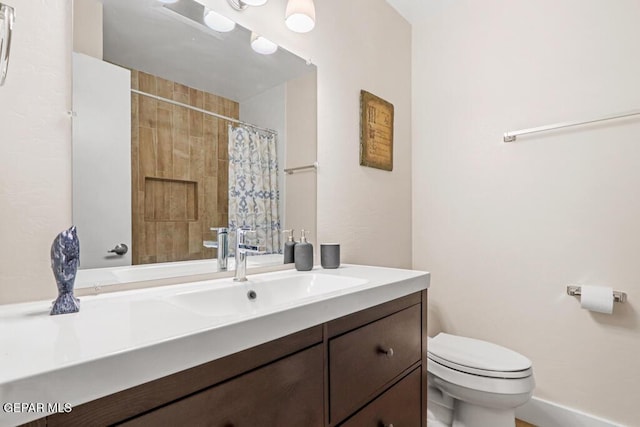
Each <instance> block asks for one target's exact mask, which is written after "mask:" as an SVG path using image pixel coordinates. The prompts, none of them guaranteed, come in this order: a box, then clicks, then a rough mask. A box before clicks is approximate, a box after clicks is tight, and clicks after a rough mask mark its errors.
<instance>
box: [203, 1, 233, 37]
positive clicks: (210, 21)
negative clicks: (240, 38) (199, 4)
mask: <svg viewBox="0 0 640 427" xmlns="http://www.w3.org/2000/svg"><path fill="white" fill-rule="evenodd" d="M202 20H203V21H204V23H205V24H206V25H207V27H209V28H211V29H212V30H214V31H217V32H219V33H228V32H229V31H233V29H234V28H235V27H236V23H235V22H233V21H232V20H231V19H229V18H227V17H226V16H223V15H221V14H219V13H218V12H216V11H214V10H211V9H209V8H207V7H205V8H204V15H203V17H202Z"/></svg>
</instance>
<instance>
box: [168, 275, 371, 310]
mask: <svg viewBox="0 0 640 427" xmlns="http://www.w3.org/2000/svg"><path fill="white" fill-rule="evenodd" d="M367 282H368V280H366V279H362V278H357V277H350V276H338V275H332V274H314V273H298V274H297V275H293V276H284V277H276V278H269V279H264V278H260V279H253V278H251V279H250V280H249V281H247V282H242V283H239V282H234V283H230V284H228V285H226V286H224V287H216V288H212V289H198V290H192V291H186V292H181V293H178V294H174V295H170V296H167V297H166V301H168V302H170V303H172V304H175V305H177V306H180V307H182V308H185V309H187V310H190V311H193V312H195V313H198V314H201V315H205V316H215V317H226V316H243V315H247V314H257V313H261V312H264V311H270V310H272V309H276V308H280V307H286V306H288V305H291V304H300V303H304V301H305V300H311V299H314V298H315V297H319V296H327V295H329V294H332V293H336V292H343V291H345V290H348V289H350V288H353V287H356V286H360V285H364V284H366V283H367Z"/></svg>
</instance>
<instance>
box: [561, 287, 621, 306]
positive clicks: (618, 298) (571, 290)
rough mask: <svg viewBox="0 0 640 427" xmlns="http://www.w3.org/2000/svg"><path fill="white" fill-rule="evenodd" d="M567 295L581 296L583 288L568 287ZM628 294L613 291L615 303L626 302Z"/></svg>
mask: <svg viewBox="0 0 640 427" xmlns="http://www.w3.org/2000/svg"><path fill="white" fill-rule="evenodd" d="M567 294H568V295H571V296H572V297H575V296H580V295H581V294H582V288H581V287H580V286H576V285H568V286H567ZM626 301H627V294H626V293H624V292H620V291H613V302H626Z"/></svg>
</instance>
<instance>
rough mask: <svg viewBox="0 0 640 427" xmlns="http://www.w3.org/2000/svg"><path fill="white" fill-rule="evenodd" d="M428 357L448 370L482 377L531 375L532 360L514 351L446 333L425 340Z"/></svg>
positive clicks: (510, 377)
mask: <svg viewBox="0 0 640 427" xmlns="http://www.w3.org/2000/svg"><path fill="white" fill-rule="evenodd" d="M427 358H428V359H431V360H432V361H434V362H436V363H438V364H440V365H443V366H446V367H448V368H450V369H454V370H456V371H460V372H464V373H467V374H473V375H478V376H482V377H489V378H505V379H517V378H526V377H529V376H531V375H532V368H531V365H532V364H531V360H529V359H528V358H526V357H524V356H523V355H521V354H519V353H517V352H515V351H513V350H509V349H508V348H504V347H501V346H499V345H496V344H493V343H489V342H486V341H481V340H476V339H473V338H466V337H460V336H456V335H449V334H445V333H440V334H438V335H437V336H435V337H434V338H432V339H430V340H429V341H428V351H427Z"/></svg>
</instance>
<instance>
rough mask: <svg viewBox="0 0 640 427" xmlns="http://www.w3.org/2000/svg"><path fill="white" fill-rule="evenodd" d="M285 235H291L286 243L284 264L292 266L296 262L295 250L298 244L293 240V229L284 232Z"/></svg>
mask: <svg viewBox="0 0 640 427" xmlns="http://www.w3.org/2000/svg"><path fill="white" fill-rule="evenodd" d="M283 232H284V233H289V237H288V238H287V241H286V242H284V263H285V264H292V263H293V262H294V260H295V256H294V255H295V253H294V248H295V247H296V244H297V242H296V241H295V240H293V228H292V229H291V230H284V231H283Z"/></svg>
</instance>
